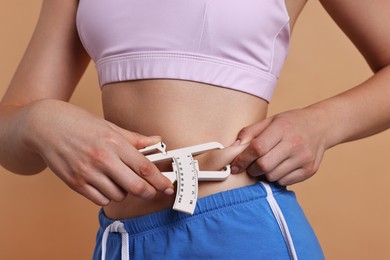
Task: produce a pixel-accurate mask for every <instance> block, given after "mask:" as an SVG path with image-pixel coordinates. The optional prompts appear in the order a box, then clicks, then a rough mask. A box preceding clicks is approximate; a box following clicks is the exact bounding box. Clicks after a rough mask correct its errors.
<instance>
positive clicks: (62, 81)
mask: <svg viewBox="0 0 390 260" xmlns="http://www.w3.org/2000/svg"><path fill="white" fill-rule="evenodd" d="M77 5H78V1H77V0H73V1H71V0H69V1H62V0H45V1H44V2H43V6H42V10H41V15H40V19H39V21H38V24H37V27H36V30H35V32H34V34H33V37H32V39H31V42H30V44H29V46H28V48H27V50H26V53H25V55H24V57H23V59H22V61H21V63H20V65H19V67H18V69H17V71H16V73H15V76H14V78H13V80H12V81H11V83H10V86H9V88H8V90H7V92H6V93H5V95H4V97H3V99H2V101H1V103H0V125H1V128H0V163H1V165H2V166H4V167H5V168H7V169H8V170H10V171H13V172H17V173H21V174H34V173H37V172H40V171H42V170H43V169H44V168H45V167H46V166H49V168H50V169H51V170H52V171H53V172H54V173H55V174H56V175H58V176H59V177H60V178H61V179H62V180H63V181H64V182H65V183H67V184H68V185H69V186H70V187H71V188H72V189H74V190H75V191H77V192H79V193H80V194H82V195H84V196H85V197H87V198H88V199H90V200H92V201H93V202H95V203H96V204H99V205H105V204H107V203H108V202H109V201H110V200H114V201H120V200H123V199H124V198H125V196H126V194H127V193H132V194H134V195H136V196H138V197H140V198H144V199H149V198H152V197H154V195H155V194H156V190H157V191H161V192H164V191H165V193H167V194H172V193H173V189H172V188H173V185H172V183H170V181H169V180H168V179H166V178H165V177H164V176H163V175H161V173H160V172H159V170H158V169H157V167H156V166H155V165H154V164H153V163H151V162H150V161H148V160H147V159H146V158H145V157H144V156H143V155H142V154H140V153H139V152H138V150H137V149H139V148H141V147H144V146H147V145H150V144H153V143H156V142H158V141H159V137H145V136H141V135H139V134H135V133H132V132H129V131H126V130H125V129H122V128H119V127H118V126H116V125H114V124H112V123H110V122H107V121H106V120H104V119H102V118H99V117H97V116H95V115H93V114H91V113H89V112H88V111H85V110H84V109H82V108H80V107H77V106H74V105H71V104H69V103H67V102H64V101H68V100H69V98H70V96H71V95H72V93H73V91H74V88H75V86H76V84H77V83H78V81H79V79H80V77H81V75H82V74H83V72H84V70H85V68H86V66H87V64H88V62H89V58H88V56H87V54H86V53H85V51H84V49H83V46H82V44H81V42H80V40H79V37H78V34H77V30H76V24H75V21H76V10H77Z"/></svg>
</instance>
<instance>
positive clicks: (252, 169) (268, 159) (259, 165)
mask: <svg viewBox="0 0 390 260" xmlns="http://www.w3.org/2000/svg"><path fill="white" fill-rule="evenodd" d="M290 156H291V148H290V146H288V145H286V143H285V142H279V143H278V144H277V145H276V146H275V147H274V148H272V149H271V150H270V151H269V152H268V153H266V154H265V155H264V156H262V157H260V158H258V159H257V160H256V161H255V162H254V163H252V164H251V165H249V166H248V168H247V169H246V171H247V173H248V174H249V175H251V176H259V174H260V175H261V174H264V173H270V172H272V171H274V169H275V168H277V167H278V166H279V165H280V164H282V163H283V162H285V161H286V160H287V159H288V158H289V157H290Z"/></svg>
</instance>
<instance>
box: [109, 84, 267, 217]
mask: <svg viewBox="0 0 390 260" xmlns="http://www.w3.org/2000/svg"><path fill="white" fill-rule="evenodd" d="M102 91H103V92H102V98H103V108H104V115H105V118H106V119H107V120H109V121H111V122H113V123H115V124H117V125H118V126H120V127H122V128H125V129H128V130H130V131H132V132H137V133H140V134H143V135H147V136H151V135H159V136H161V137H162V140H163V142H164V143H165V144H166V145H167V148H168V150H172V149H176V148H180V147H186V146H190V145H196V144H201V143H206V142H211V141H216V142H220V143H221V144H223V145H224V146H225V147H226V146H230V145H231V144H232V143H234V142H235V140H236V138H237V134H238V132H239V131H240V130H241V129H242V128H243V127H245V126H248V125H250V124H252V123H254V122H256V121H258V120H261V119H263V118H265V116H266V112H267V102H266V101H264V100H263V99H261V98H259V97H255V96H253V95H250V94H246V93H243V92H239V91H236V90H231V89H226V88H222V87H216V86H211V85H207V84H203V83H199V82H191V81H183V80H170V79H156V80H155V79H151V80H140V81H129V82H121V83H114V84H110V85H106V86H104V87H103V90H102ZM198 159H199V164H200V167H201V168H204V169H208V170H219V169H220V167H221V165H226V164H229V163H230V160H231V154H229V155H228V154H226V152H225V151H224V149H222V150H218V151H214V152H212V153H209V154H204V155H202V156H201V157H199V158H198ZM160 168H161V170H166V169H163V167H160ZM215 168H219V169H215ZM255 182H256V179H254V178H251V177H249V176H248V175H247V174H245V173H241V174H237V175H230V176H229V177H228V178H227V179H226V180H225V181H218V182H200V183H199V190H198V191H199V195H198V197H204V196H207V195H210V194H214V193H218V192H221V191H224V190H229V189H234V188H238V187H243V186H247V185H250V184H253V183H255ZM174 199H175V196H174V195H173V196H167V195H164V194H162V193H161V194H160V193H158V194H157V196H156V197H155V198H154V199H152V200H148V201H146V200H142V199H138V198H136V197H134V196H132V195H130V194H129V195H128V196H127V198H126V199H125V200H124V201H122V202H120V203H117V202H112V203H110V204H109V205H108V206H106V207H105V208H104V211H105V213H106V215H107V216H108V217H110V218H113V219H124V218H132V217H136V216H142V215H146V214H149V213H153V212H156V211H160V210H163V209H166V208H170V207H172V205H173V202H174Z"/></svg>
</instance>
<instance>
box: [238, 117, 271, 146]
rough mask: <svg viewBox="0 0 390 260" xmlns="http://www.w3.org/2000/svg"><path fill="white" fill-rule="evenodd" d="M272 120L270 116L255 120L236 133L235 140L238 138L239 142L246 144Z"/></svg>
mask: <svg viewBox="0 0 390 260" xmlns="http://www.w3.org/2000/svg"><path fill="white" fill-rule="evenodd" d="M271 122H272V118H267V119H265V120H262V121H260V122H256V123H254V124H252V125H249V126H247V127H244V128H243V129H242V130H241V131H240V132H239V133H238V135H237V140H240V143H241V144H248V143H250V142H251V141H252V140H253V139H255V138H256V137H257V136H258V135H259V134H261V132H263V131H264V129H266V128H267V127H268V125H269V124H270V123H271Z"/></svg>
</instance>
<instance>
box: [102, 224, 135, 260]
mask: <svg viewBox="0 0 390 260" xmlns="http://www.w3.org/2000/svg"><path fill="white" fill-rule="evenodd" d="M110 232H112V233H121V236H122V260H128V259H129V255H130V254H129V235H128V233H127V231H126V229H125V225H124V224H123V223H122V222H120V221H115V222H114V223H112V224H111V225H109V226H108V227H107V228H106V229H105V230H104V233H103V238H102V258H101V259H102V260H105V259H106V247H107V238H108V234H109V233H110Z"/></svg>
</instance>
